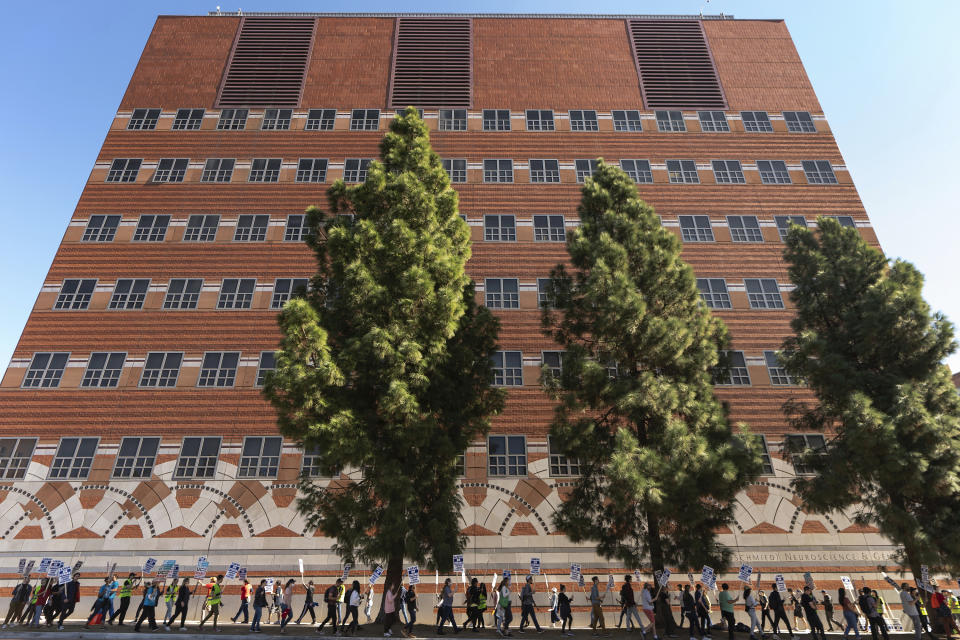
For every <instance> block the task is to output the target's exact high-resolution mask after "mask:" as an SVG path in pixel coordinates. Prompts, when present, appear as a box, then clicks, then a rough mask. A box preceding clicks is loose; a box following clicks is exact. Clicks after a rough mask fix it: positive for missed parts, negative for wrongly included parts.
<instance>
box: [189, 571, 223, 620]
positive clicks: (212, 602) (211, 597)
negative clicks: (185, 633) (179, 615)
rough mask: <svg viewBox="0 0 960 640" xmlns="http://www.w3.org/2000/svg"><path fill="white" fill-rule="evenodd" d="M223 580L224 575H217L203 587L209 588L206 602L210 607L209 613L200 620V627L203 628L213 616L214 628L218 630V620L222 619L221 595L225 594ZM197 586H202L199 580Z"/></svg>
mask: <svg viewBox="0 0 960 640" xmlns="http://www.w3.org/2000/svg"><path fill="white" fill-rule="evenodd" d="M221 582H223V576H222V575H221V576H217V577H216V578H211V579H210V582H208V583H207V584H205V585H203V587H204V588H205V589H206V590H207V599H206V602H205V604H206V606H208V607H209V610H208V611H207V615H205V616H204V617H203V619H202V620H200V627H199V628H200V629H203V624H204V623H205V622H206V621H207V620H209V619H210V618H213V630H214V631H218V627H217V621H218V620H219V619H220V603H221V596H222V595H223V587H221V586H220V583H221ZM196 588H197V589H199V588H200V583H199V582H198V583H197V587H196Z"/></svg>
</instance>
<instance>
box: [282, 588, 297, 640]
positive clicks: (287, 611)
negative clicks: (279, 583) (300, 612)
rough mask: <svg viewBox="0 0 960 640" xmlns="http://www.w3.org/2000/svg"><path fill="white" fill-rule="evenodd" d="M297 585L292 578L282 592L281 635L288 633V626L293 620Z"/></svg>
mask: <svg viewBox="0 0 960 640" xmlns="http://www.w3.org/2000/svg"><path fill="white" fill-rule="evenodd" d="M296 583H297V581H296V580H294V579H293V578H290V579H289V580H287V584H285V585H283V589H282V590H281V591H280V633H286V628H287V624H288V623H289V622H290V621H291V620H292V619H293V606H292V603H293V585H295V584H296Z"/></svg>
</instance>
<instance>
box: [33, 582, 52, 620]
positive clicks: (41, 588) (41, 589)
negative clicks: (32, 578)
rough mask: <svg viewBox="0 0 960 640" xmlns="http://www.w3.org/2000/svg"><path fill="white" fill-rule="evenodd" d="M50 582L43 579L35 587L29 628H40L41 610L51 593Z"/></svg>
mask: <svg viewBox="0 0 960 640" xmlns="http://www.w3.org/2000/svg"><path fill="white" fill-rule="evenodd" d="M52 584H53V583H52V580H51V579H50V578H44V579H43V581H41V583H40V584H38V585H37V590H36V592H35V593H34V596H33V600H32V601H31V604H32V605H33V612H32V613H33V619H32V621H31V622H30V625H29V626H31V627H37V628H40V616H41V614H43V608H44V607H45V606H46V604H47V598H49V597H50V594H51V593H52V592H53V588H52V587H51V585H52Z"/></svg>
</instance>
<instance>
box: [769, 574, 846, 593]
mask: <svg viewBox="0 0 960 640" xmlns="http://www.w3.org/2000/svg"><path fill="white" fill-rule="evenodd" d="M847 580H849V578H847ZM774 582H776V583H777V591H779V592H780V593H786V591H787V583H786V581H785V580H784V579H783V576H782V575H781V574H779V573H778V574H777V577H776V578H774ZM850 590H851V591H853V588H852V585H851V589H850Z"/></svg>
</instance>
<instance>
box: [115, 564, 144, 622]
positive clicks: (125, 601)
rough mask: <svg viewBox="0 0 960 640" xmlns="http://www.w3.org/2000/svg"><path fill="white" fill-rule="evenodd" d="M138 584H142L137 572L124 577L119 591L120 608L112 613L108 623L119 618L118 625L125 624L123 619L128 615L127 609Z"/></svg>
mask: <svg viewBox="0 0 960 640" xmlns="http://www.w3.org/2000/svg"><path fill="white" fill-rule="evenodd" d="M138 584H140V578H138V577H137V574H135V573H130V575H128V576H127V577H126V578H125V579H124V581H123V584H122V585H120V587H119V589H118V591H117V596H118V597H119V598H120V608H119V609H117V610H116V611H114V612H112V613H111V614H110V620H109V621H108V622H107V624H113V620H114V618H116V619H117V620H118V622H117V626H120V627H122V626H124V624H123V619H124V618H125V617H126V616H127V609H129V608H130V596H131V594H133V589H134V588H135V587H136V586H137V585H138Z"/></svg>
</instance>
